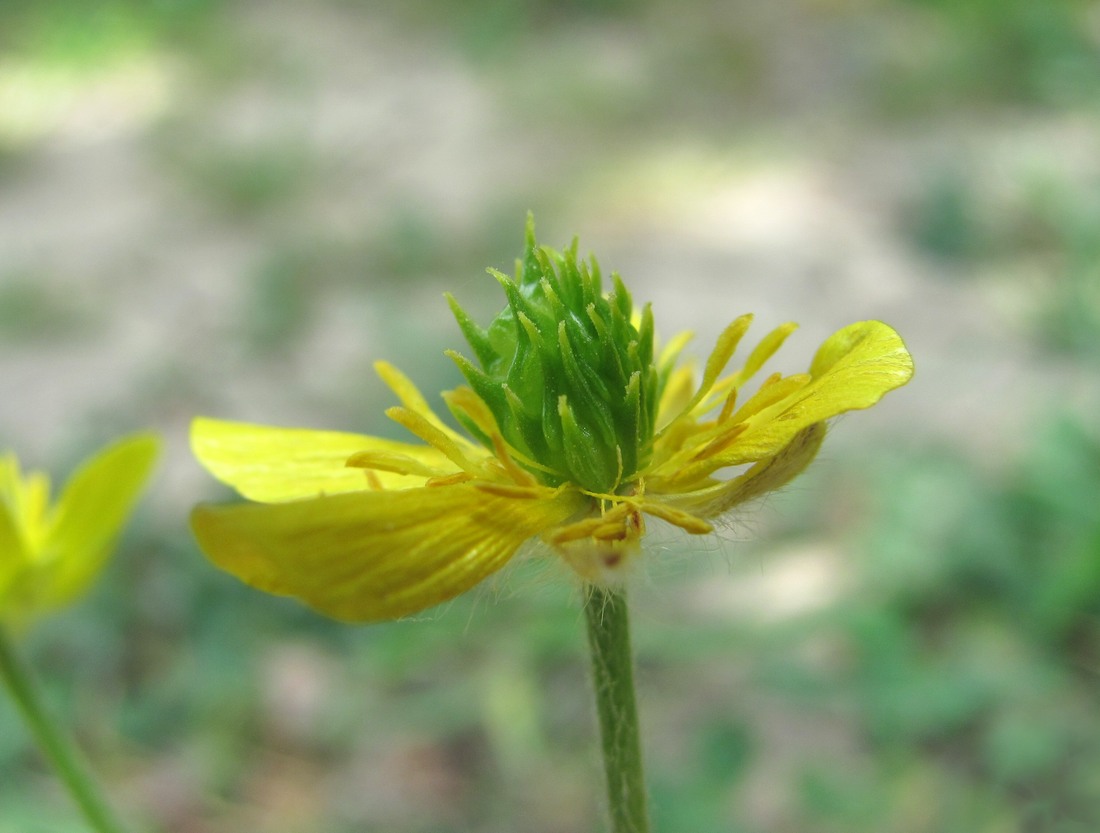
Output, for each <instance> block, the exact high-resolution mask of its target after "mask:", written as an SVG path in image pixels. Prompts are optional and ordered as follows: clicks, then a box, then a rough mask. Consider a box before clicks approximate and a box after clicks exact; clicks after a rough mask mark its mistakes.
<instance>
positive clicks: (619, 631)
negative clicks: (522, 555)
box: [584, 584, 649, 833]
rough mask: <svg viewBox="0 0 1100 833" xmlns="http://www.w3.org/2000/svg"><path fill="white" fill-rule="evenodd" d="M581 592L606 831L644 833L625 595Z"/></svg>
mask: <svg viewBox="0 0 1100 833" xmlns="http://www.w3.org/2000/svg"><path fill="white" fill-rule="evenodd" d="M584 595H585V599H584V612H585V618H586V619H587V622H588V645H589V648H590V649H591V651H592V683H593V687H594V689H595V694H596V713H597V715H598V716H599V721H600V741H601V744H602V746H603V761H604V772H605V773H606V775H607V796H608V804H609V810H610V813H611V830H612V833H648V831H649V817H648V808H647V805H646V790H645V779H644V777H643V775H642V751H641V744H640V742H639V739H638V709H637V705H636V703H635V698H634V667H633V666H634V658H633V655H632V654H631V651H630V623H629V620H628V617H627V607H626V597H625V596H623V594H622V593H621V592H620V591H618V590H614V589H610V588H605V587H597V586H596V585H592V584H590V585H587V586H586V587H585V593H584Z"/></svg>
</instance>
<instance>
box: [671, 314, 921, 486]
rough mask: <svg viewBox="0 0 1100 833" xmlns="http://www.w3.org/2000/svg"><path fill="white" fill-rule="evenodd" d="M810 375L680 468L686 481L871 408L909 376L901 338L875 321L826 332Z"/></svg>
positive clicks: (767, 454)
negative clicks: (723, 443)
mask: <svg viewBox="0 0 1100 833" xmlns="http://www.w3.org/2000/svg"><path fill="white" fill-rule="evenodd" d="M811 375H812V377H813V380H812V381H811V382H810V383H809V384H807V385H804V386H802V387H801V388H799V389H798V390H796V391H794V392H793V393H792V394H791V395H790V396H788V397H786V398H784V399H782V400H780V401H779V402H776V403H775V404H773V405H770V406H769V407H767V408H764V409H762V410H761V411H759V412H758V413H756V414H754V415H753V416H751V417H749V419H747V420H746V421H745V422H744V423H743V424H744V425H745V426H746V428H745V430H744V432H743V433H741V434H739V435H738V437H737V439H736V441H735V442H733V443H732V444H731V445H730V446H729V447H728V448H726V449H724V450H723V451H722V452H721V453H720V454H718V455H715V456H714V457H713V458H711V459H710V460H704V461H701V462H700V463H698V464H695V465H692V466H688V467H687V469H685V470H684V471H682V472H680V474H679V478H680V479H682V480H683V481H684V482H689V481H691V480H694V479H696V478H697V477H698V476H699V475H700V474H701V473H704V472H706V471H707V470H708V469H709V470H710V471H714V470H716V469H718V468H721V467H725V466H734V465H739V464H741V463H750V462H755V461H757V460H764V459H766V458H767V457H770V456H772V455H774V454H777V453H779V452H780V451H781V450H782V449H783V448H785V447H786V446H787V444H788V443H790V442H791V441H792V440H793V439H794V437H795V435H796V434H798V433H799V432H800V431H802V430H804V429H806V428H808V427H810V426H811V425H813V424H815V423H818V422H823V421H825V420H827V419H829V418H831V417H834V416H837V415H838V414H842V413H844V412H846V411H853V410H858V409H860V408H869V407H871V406H872V405H874V404H875V403H876V402H878V401H879V399H881V398H882V397H883V395H884V394H886V393H888V392H889V391H891V390H893V389H894V388H897V387H901V386H902V385H904V384H905V383H906V382H908V381H909V379H910V378H912V376H913V360H912V358H911V357H910V355H909V351H908V350H906V349H905V344H904V342H902V340H901V337H900V336H899V335H898V334H897V333H896V332H894V330H892V329H891V328H890V327H888V326H887V325H885V324H883V323H881V322H879V321H862V322H859V323H857V324H852V325H850V326H848V327H845V328H844V329H842V330H840V331H838V332H837V333H835V334H834V335H832V336H830V337H829V338H828V339H827V340H826V341H825V343H824V344H822V346H821V348H820V349H819V350H818V353H817V356H816V358H815V359H814V362H813V364H812V365H811Z"/></svg>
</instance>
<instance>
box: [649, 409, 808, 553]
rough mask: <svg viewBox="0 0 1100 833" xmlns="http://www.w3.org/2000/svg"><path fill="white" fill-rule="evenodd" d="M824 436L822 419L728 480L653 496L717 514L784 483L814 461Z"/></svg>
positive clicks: (704, 514) (710, 515)
mask: <svg viewBox="0 0 1100 833" xmlns="http://www.w3.org/2000/svg"><path fill="white" fill-rule="evenodd" d="M824 439H825V423H823V422H818V423H815V424H814V425H811V426H810V427H809V428H804V429H803V430H802V431H800V432H799V433H798V434H796V435H795V437H794V439H793V440H791V442H789V443H788V444H787V446H786V447H785V448H784V449H783V450H782V451H780V452H779V453H778V454H776V455H774V456H772V457H769V458H767V459H766V460H761V461H760V462H759V463H757V464H756V465H754V466H752V467H751V468H750V469H749V470H748V471H746V472H744V473H743V474H741V475H739V476H737V477H734V478H732V479H731V480H728V481H725V482H721V483H716V484H714V485H711V486H708V487H706V488H702V489H698V490H695V491H691V492H681V493H673V494H671V495H661V496H657V495H653V497H654V498H656V499H658V500H661V501H663V502H667V503H671V504H672V505H674V506H676V507H679V508H682V509H684V510H687V511H688V512H691V513H693V514H695V515H699V516H701V517H704V518H714V517H717V516H718V515H721V514H723V513H725V512H728V511H729V510H730V509H733V508H734V507H735V506H738V505H740V504H742V503H747V502H749V501H751V500H755V499H756V498H759V497H762V496H763V495H765V494H767V493H768V492H774V491H776V490H777V489H780V488H782V487H783V486H786V485H787V484H788V483H789V482H790V481H791V480H793V479H794V478H795V477H797V476H798V475H799V474H801V473H802V471H803V470H804V469H805V468H806V466H808V465H809V464H810V463H811V462H812V461H813V459H814V457H815V456H817V451H818V449H819V448H821V443H822V441H823V440H824ZM689 531H691V530H689Z"/></svg>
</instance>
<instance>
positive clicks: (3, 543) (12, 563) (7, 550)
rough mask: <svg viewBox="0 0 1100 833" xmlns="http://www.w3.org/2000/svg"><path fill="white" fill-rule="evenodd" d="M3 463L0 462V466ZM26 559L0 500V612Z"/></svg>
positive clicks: (8, 511)
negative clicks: (9, 589)
mask: <svg viewBox="0 0 1100 833" xmlns="http://www.w3.org/2000/svg"><path fill="white" fill-rule="evenodd" d="M3 463H4V461H3V460H0V466H2V465H3ZM28 558H29V555H28V553H27V549H26V546H25V544H24V543H23V536H22V535H21V534H20V533H19V526H18V525H17V523H16V520H15V518H14V517H13V515H12V512H11V509H10V508H9V506H8V503H7V501H4V500H0V612H2V611H3V610H4V608H6V607H7V604H6V603H5V599H4V595H5V593H6V592H7V590H8V588H9V587H10V586H11V584H12V582H13V581H14V580H15V576H16V573H17V572H18V571H19V570H21V569H23V567H24V565H26V563H27V561H28ZM0 615H2V613H0Z"/></svg>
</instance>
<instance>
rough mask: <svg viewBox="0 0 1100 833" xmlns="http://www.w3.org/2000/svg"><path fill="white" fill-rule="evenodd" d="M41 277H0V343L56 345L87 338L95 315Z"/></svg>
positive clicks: (16, 275)
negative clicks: (45, 343)
mask: <svg viewBox="0 0 1100 833" xmlns="http://www.w3.org/2000/svg"><path fill="white" fill-rule="evenodd" d="M43 277H44V276H42V275H23V274H14V275H13V274H8V275H3V276H0V342H9V343H14V342H23V343H25V342H31V343H33V342H38V343H43V342H56V341H59V340H61V341H64V340H66V339H69V338H73V337H80V336H85V335H87V334H88V333H89V332H90V331H93V330H94V329H95V317H96V316H95V315H93V314H92V312H91V311H90V310H88V309H84V308H82V307H81V306H80V305H79V304H78V303H77V302H75V301H74V300H73V299H72V298H71V297H69V296H65V295H62V293H60V292H59V291H58V290H57V289H56V288H55V287H53V286H51V285H50V284H49V283H48V282H47V281H45V280H43Z"/></svg>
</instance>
